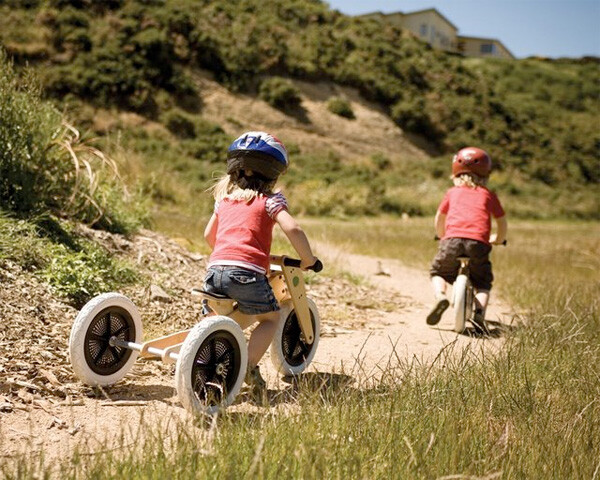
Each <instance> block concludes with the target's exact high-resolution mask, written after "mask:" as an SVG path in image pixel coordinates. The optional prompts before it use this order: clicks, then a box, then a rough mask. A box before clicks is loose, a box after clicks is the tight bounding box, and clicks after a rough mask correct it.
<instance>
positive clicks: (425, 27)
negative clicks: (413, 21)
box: [421, 23, 427, 37]
mask: <svg viewBox="0 0 600 480" xmlns="http://www.w3.org/2000/svg"><path fill="white" fill-rule="evenodd" d="M426 35H427V24H426V23H422V24H421V36H422V37H424V36H426Z"/></svg>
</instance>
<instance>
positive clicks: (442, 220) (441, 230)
mask: <svg viewBox="0 0 600 480" xmlns="http://www.w3.org/2000/svg"><path fill="white" fill-rule="evenodd" d="M445 233H446V214H444V213H442V212H440V211H439V210H438V211H437V212H436V213H435V234H436V235H437V237H438V238H443V237H444V234H445Z"/></svg>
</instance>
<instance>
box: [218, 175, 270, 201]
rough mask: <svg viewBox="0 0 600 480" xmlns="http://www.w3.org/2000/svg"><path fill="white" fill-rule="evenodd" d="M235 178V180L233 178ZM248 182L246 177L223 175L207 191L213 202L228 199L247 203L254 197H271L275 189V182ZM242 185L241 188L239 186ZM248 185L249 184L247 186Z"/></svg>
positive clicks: (256, 179) (257, 179) (261, 180)
mask: <svg viewBox="0 0 600 480" xmlns="http://www.w3.org/2000/svg"><path fill="white" fill-rule="evenodd" d="M234 177H235V178H234ZM252 177H253V176H252V175H250V176H249V178H251V181H250V182H248V181H247V179H248V177H246V176H242V177H240V176H239V175H235V176H232V175H230V174H227V173H226V174H225V175H223V176H222V177H221V178H220V179H219V180H217V181H216V182H215V184H214V185H213V186H212V187H210V189H209V191H210V192H211V193H212V195H213V197H214V199H215V201H217V202H220V201H221V200H223V199H225V198H228V199H230V200H239V201H244V202H249V201H250V200H253V199H254V198H256V197H260V196H262V195H271V194H272V193H273V189H274V188H275V183H276V180H272V181H265V180H263V179H262V178H252ZM240 178H242V179H246V181H243V182H240ZM240 183H242V185H243V187H246V188H243V187H242V186H240ZM248 184H250V185H249V186H248Z"/></svg>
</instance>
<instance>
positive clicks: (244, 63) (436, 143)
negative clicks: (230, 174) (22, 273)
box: [0, 0, 600, 218]
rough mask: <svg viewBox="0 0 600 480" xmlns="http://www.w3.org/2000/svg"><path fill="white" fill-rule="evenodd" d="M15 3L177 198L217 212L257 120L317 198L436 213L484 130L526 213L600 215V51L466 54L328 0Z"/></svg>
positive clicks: (59, 78)
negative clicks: (210, 196) (243, 135)
mask: <svg viewBox="0 0 600 480" xmlns="http://www.w3.org/2000/svg"><path fill="white" fill-rule="evenodd" d="M3 3H4V5H2V6H0V9H1V13H2V16H1V19H0V32H2V33H0V41H1V42H2V44H3V45H4V47H5V48H6V50H7V51H8V53H9V55H10V56H11V57H12V58H14V59H15V61H16V62H17V65H25V64H29V65H31V66H32V67H33V68H34V70H35V72H36V73H37V75H38V76H39V78H40V79H41V81H42V83H43V85H44V88H45V92H46V95H47V96H48V97H49V98H51V99H52V101H54V102H56V103H57V105H58V106H59V108H61V109H63V110H66V111H67V112H68V115H69V117H70V118H71V119H73V121H74V122H75V123H76V124H77V125H79V126H82V127H86V128H89V129H90V133H92V134H97V135H100V139H99V140H98V141H97V142H98V144H99V145H100V146H102V147H103V148H104V149H105V150H108V151H109V152H110V153H111V154H113V155H114V156H115V157H120V158H121V159H122V162H121V163H122V164H123V167H122V168H123V170H124V171H125V173H126V174H129V176H130V177H133V178H135V180H136V181H138V182H139V183H140V185H141V188H142V190H143V191H144V192H145V193H146V194H148V195H150V196H151V197H152V198H153V200H154V202H155V203H157V204H161V205H163V206H164V207H165V208H169V209H172V208H175V209H177V210H181V209H182V208H184V209H185V208H187V209H190V210H194V211H196V212H197V211H200V212H207V211H208V209H209V208H210V202H206V201H199V200H198V197H199V195H200V194H201V192H204V190H205V189H206V186H207V184H208V183H209V181H210V179H211V178H212V174H213V172H214V171H215V170H218V169H219V167H220V164H218V163H216V162H218V161H219V160H220V159H221V158H222V152H223V151H224V148H225V147H226V145H227V144H228V142H229V141H230V140H231V138H232V137H233V136H235V135H236V134H238V133H239V132H240V131H241V130H245V129H253V128H256V127H257V126H258V125H261V126H262V127H261V128H265V129H267V130H270V131H273V133H275V134H277V135H278V136H280V137H281V138H282V140H284V142H285V143H286V144H287V145H288V146H289V148H290V150H291V153H292V155H293V161H294V165H295V168H294V169H292V171H291V172H290V174H289V175H288V176H287V178H285V179H284V184H285V186H286V191H288V192H289V195H290V196H291V198H292V199H293V200H294V203H295V204H296V205H298V210H299V211H301V212H304V213H307V214H313V215H323V214H325V215H365V214H367V215H378V214H381V213H391V214H401V213H404V212H408V213H410V214H429V213H432V211H433V210H434V209H435V205H436V203H437V201H439V190H440V189H442V188H444V187H445V186H446V185H447V181H446V180H445V177H446V172H447V170H448V168H447V164H448V160H449V158H450V154H451V152H453V151H454V150H455V149H457V148H459V147H462V146H464V145H467V144H477V145H480V146H483V147H484V148H486V149H488V150H489V151H490V152H491V154H492V155H493V158H494V160H495V165H496V167H497V169H498V170H497V174H496V175H495V176H494V178H493V185H492V186H493V187H494V188H496V189H497V190H498V191H499V192H500V193H501V194H502V196H503V198H507V200H506V203H507V205H508V207H509V209H510V211H511V213H512V214H513V215H517V216H526V217H542V218H545V217H554V216H563V217H583V218H598V215H599V214H598V212H599V211H600V208H599V205H598V200H597V198H598V193H599V187H598V182H599V180H600V168H599V160H598V149H599V147H600V134H599V132H598V129H597V124H598V120H599V118H598V111H599V105H600V103H599V98H600V95H599V87H598V82H597V79H598V75H599V63H598V61H597V59H582V60H580V61H577V60H574V61H566V60H565V61H548V60H542V59H540V60H536V59H528V60H519V61H514V62H510V61H493V60H486V61H484V60H473V59H464V58H461V57H459V56H454V55H447V54H444V53H441V52H437V51H434V50H431V49H430V48H429V47H428V46H427V45H425V44H422V43H421V42H419V41H418V40H417V39H415V38H413V37H412V36H411V35H409V34H407V33H405V32H402V31H400V30H398V29H395V28H392V27H390V26H389V25H382V24H378V23H377V22H376V21H375V20H365V19H359V18H352V17H347V16H344V15H342V14H340V13H339V12H336V11H332V10H330V9H329V8H328V7H327V5H326V4H325V3H323V2H320V1H316V0H306V1H297V0H278V1H277V2H274V3H273V5H272V8H269V9H262V8H260V5H259V2H256V1H253V0H245V1H235V2H227V3H226V4H221V3H215V2H208V1H206V2H190V1H187V0H177V1H171V2H164V1H161V0H153V1H127V2H125V1H119V0H115V1H111V2H102V3H101V4H98V3H94V2H88V1H86V0H48V1H37V0H31V1H28V2H25V3H23V2H16V3H15V2H10V1H5V2H3ZM0 5H1V4H0ZM334 101H337V102H338V103H337V107H334V106H332V102H334ZM340 102H341V103H340ZM249 105H252V107H251V108H246V107H248V106H249ZM332 111H336V112H337V114H334V113H331V112H332ZM250 112H252V113H254V114H250ZM353 117H354V118H353ZM307 172H310V175H308V174H307ZM165 173H166V175H165ZM340 180H341V181H340ZM338 181H340V182H339V183H338ZM415 185H416V186H417V189H418V191H419V195H417V196H415V195H414V191H415ZM315 189H321V190H324V194H323V195H320V198H315V196H314V195H312V196H311V195H308V196H307V194H310V192H313V191H314V190H315ZM550 204H552V206H553V208H552V209H549V208H548V206H549V205H550Z"/></svg>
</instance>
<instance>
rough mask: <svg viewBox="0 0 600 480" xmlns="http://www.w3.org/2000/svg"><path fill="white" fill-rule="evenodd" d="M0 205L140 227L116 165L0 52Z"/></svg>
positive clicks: (24, 212) (115, 227)
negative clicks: (81, 134) (69, 122)
mask: <svg viewBox="0 0 600 480" xmlns="http://www.w3.org/2000/svg"><path fill="white" fill-rule="evenodd" d="M0 145H2V148H1V149H0V203H1V205H2V207H3V208H4V209H7V210H11V211H13V212H16V213H18V214H20V215H24V216H28V215H36V214H45V213H52V214H54V215H59V216H62V217H69V218H73V219H77V220H80V221H84V222H86V223H89V224H93V225H97V226H99V227H103V228H107V229H110V230H113V231H128V230H131V229H133V228H135V227H137V226H138V225H139V224H140V220H141V218H140V214H141V213H142V210H141V209H140V208H138V205H136V202H134V201H130V200H133V197H132V196H130V195H128V194H127V191H126V190H125V189H124V185H123V183H122V182H121V181H120V178H119V174H118V171H117V166H116V164H115V163H114V161H113V160H111V159H110V158H109V157H108V156H106V155H105V154H104V153H103V152H102V151H100V150H98V149H97V148H94V147H93V145H91V144H90V143H89V142H85V141H83V140H82V138H81V137H80V133H79V131H78V130H77V129H75V128H74V127H73V126H71V125H68V124H67V123H65V119H64V118H63V116H62V115H61V114H60V113H59V112H58V111H57V110H56V109H55V108H54V107H53V106H52V104H50V103H49V102H47V101H44V100H43V99H42V98H41V92H40V90H39V88H38V85H37V81H36V79H35V78H34V77H33V76H32V75H31V73H30V72H29V73H26V74H25V75H24V76H21V77H19V76H18V75H17V73H16V72H15V70H14V69H13V65H12V63H11V62H10V61H9V60H8V59H7V56H6V53H5V52H4V51H3V50H2V49H0Z"/></svg>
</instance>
